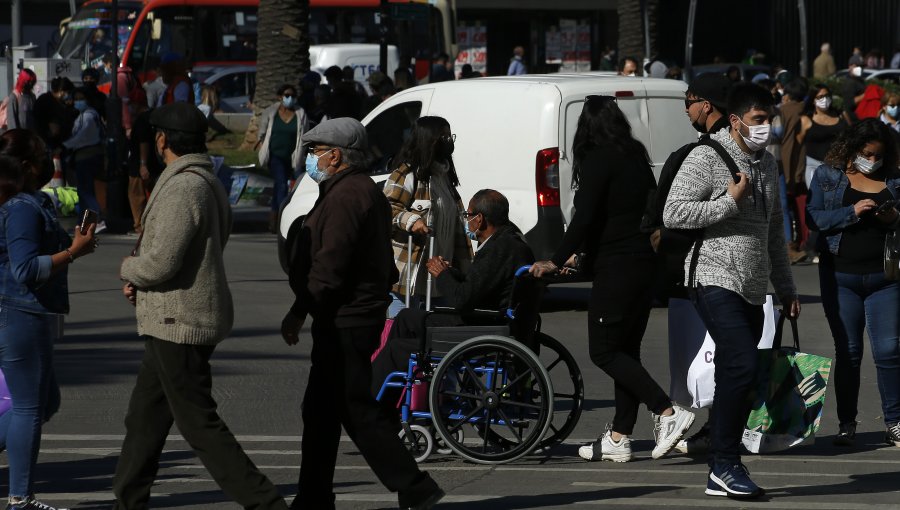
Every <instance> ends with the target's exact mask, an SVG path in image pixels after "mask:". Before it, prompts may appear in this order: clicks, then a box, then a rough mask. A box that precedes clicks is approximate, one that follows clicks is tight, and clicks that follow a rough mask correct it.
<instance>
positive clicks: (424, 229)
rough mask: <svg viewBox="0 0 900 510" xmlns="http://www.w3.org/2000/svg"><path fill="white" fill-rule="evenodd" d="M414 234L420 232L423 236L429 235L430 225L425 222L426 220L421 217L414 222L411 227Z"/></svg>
mask: <svg viewBox="0 0 900 510" xmlns="http://www.w3.org/2000/svg"><path fill="white" fill-rule="evenodd" d="M409 231H410V232H412V233H413V234H419V235H422V236H425V235H428V232H429V230H428V225H426V224H425V220H423V219H422V218H419V219H417V220H416V222H415V223H413V226H412V227H411V228H410V229H409Z"/></svg>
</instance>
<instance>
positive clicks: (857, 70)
mask: <svg viewBox="0 0 900 510" xmlns="http://www.w3.org/2000/svg"><path fill="white" fill-rule="evenodd" d="M850 74H852V75H853V76H862V67H859V66H856V67H854V68H853V70H852V71H850Z"/></svg>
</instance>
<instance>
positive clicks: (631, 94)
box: [616, 90, 634, 97]
mask: <svg viewBox="0 0 900 510" xmlns="http://www.w3.org/2000/svg"><path fill="white" fill-rule="evenodd" d="M616 97H634V92H632V91H630V90H617V91H616Z"/></svg>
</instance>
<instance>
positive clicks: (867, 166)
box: [853, 156, 884, 175]
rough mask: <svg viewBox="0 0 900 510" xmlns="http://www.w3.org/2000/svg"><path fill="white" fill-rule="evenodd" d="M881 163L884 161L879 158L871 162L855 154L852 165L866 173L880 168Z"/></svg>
mask: <svg viewBox="0 0 900 510" xmlns="http://www.w3.org/2000/svg"><path fill="white" fill-rule="evenodd" d="M882 163H884V161H882V160H880V159H879V160H878V161H876V162H874V163H873V162H871V161H869V160H868V159H866V158H864V157H862V156H856V159H855V160H853V165H854V166H855V167H856V169H857V170H859V171H860V172H862V173H864V174H866V175H869V174H872V173H874V172H875V171H877V170H878V169H879V168H881V164H882Z"/></svg>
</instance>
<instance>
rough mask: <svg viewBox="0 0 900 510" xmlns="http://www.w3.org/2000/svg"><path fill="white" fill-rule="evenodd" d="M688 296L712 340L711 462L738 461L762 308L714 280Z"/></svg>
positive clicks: (755, 357) (759, 332) (749, 404)
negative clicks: (714, 352)
mask: <svg viewBox="0 0 900 510" xmlns="http://www.w3.org/2000/svg"><path fill="white" fill-rule="evenodd" d="M691 301H693V302H694V307H696V308H697V313H699V314H700V318H701V319H703V323H704V324H705V325H706V329H708V330H709V335H710V336H711V337H712V339H713V342H715V344H716V355H715V359H714V362H715V365H716V372H715V381H716V394H715V396H714V397H713V406H712V409H710V412H709V425H710V452H709V455H710V456H709V463H710V466H712V465H713V463H715V464H719V465H723V464H726V465H728V464H736V463H738V462H740V460H741V453H740V444H741V436H743V434H744V426H745V425H746V424H747V418H748V417H749V416H750V410H751V408H752V405H753V402H752V400H751V391H752V390H753V388H754V386H755V382H756V375H757V364H758V360H759V354H758V353H757V349H756V346H757V344H759V338H760V337H761V336H762V330H763V322H764V320H765V313H764V312H763V307H762V305H751V304H750V303H748V302H747V301H745V300H744V298H743V297H741V295H740V294H738V293H736V292H733V291H730V290H728V289H723V288H721V287H713V286H699V287H698V288H697V289H696V290H695V291H693V292H691Z"/></svg>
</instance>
